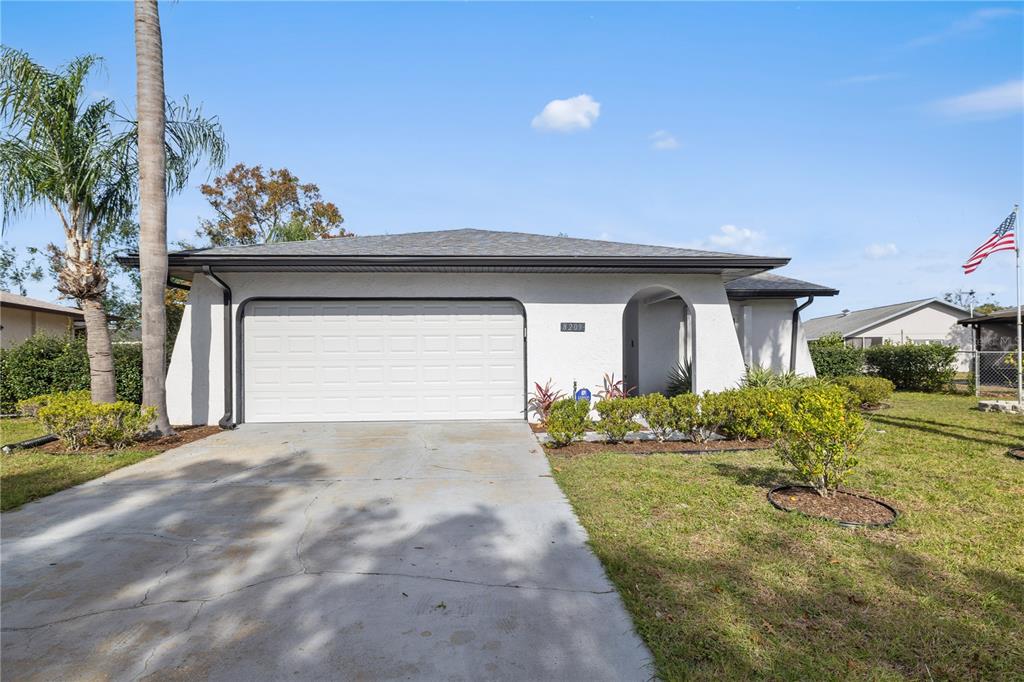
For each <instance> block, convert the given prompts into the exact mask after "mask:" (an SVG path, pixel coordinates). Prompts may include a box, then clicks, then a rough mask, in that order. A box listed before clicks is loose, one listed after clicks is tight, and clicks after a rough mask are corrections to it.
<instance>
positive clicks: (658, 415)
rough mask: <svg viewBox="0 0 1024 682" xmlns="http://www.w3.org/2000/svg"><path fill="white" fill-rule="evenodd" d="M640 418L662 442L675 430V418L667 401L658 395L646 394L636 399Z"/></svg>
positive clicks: (670, 404)
mask: <svg viewBox="0 0 1024 682" xmlns="http://www.w3.org/2000/svg"><path fill="white" fill-rule="evenodd" d="M637 407H638V411H639V413H640V416H641V417H642V418H643V420H644V421H645V422H647V427H648V428H649V429H650V430H651V431H653V432H654V435H655V436H656V437H657V438H658V440H660V441H663V440H665V438H667V437H668V436H669V435H671V433H672V432H673V431H675V430H676V423H677V420H676V416H675V412H674V411H673V409H672V403H671V402H669V399H668V398H666V397H665V396H663V395H662V394H660V393H648V394H647V395H644V396H640V397H639V398H637Z"/></svg>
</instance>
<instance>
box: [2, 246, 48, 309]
mask: <svg viewBox="0 0 1024 682" xmlns="http://www.w3.org/2000/svg"><path fill="white" fill-rule="evenodd" d="M28 253H29V256H28V258H27V259H26V260H24V261H20V260H19V259H18V249H17V248H15V247H13V246H6V245H2V244H0V290H3V291H11V292H16V293H19V294H21V295H22V296H25V295H26V289H25V282H29V281H31V282H39V281H41V280H42V279H43V268H42V267H40V266H39V264H38V263H36V261H35V255H36V253H38V251H37V250H36V249H34V248H31V247H30V248H29V249H28Z"/></svg>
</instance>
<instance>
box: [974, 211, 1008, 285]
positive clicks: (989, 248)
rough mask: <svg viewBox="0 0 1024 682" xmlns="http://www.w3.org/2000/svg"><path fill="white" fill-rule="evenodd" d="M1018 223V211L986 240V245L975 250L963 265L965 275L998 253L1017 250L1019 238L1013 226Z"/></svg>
mask: <svg viewBox="0 0 1024 682" xmlns="http://www.w3.org/2000/svg"><path fill="white" fill-rule="evenodd" d="M1015 222H1017V211H1014V212H1013V213H1011V214H1010V215H1008V216H1006V220H1004V221H1003V222H1001V223H1000V224H999V227H997V228H996V231H995V232H993V233H992V236H991V237H989V238H988V239H986V240H985V243H984V244H982V245H981V246H979V247H978V248H977V249H975V250H974V253H972V254H971V257H970V258H968V259H967V262H966V263H964V264H963V269H964V274H965V275H969V274H971V273H972V272H974V271H975V270H977V269H978V266H979V265H981V261H983V260H985V259H986V258H988V257H989V256H990V255H991V254H993V253H995V252H996V251H1014V250H1016V248H1017V238H1016V236H1015V235H1014V230H1013V224H1014V223H1015Z"/></svg>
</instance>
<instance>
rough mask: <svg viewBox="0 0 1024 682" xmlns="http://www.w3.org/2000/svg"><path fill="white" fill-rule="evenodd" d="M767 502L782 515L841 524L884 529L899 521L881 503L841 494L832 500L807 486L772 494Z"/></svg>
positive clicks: (837, 492) (842, 492) (775, 491)
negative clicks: (820, 519)
mask: <svg viewBox="0 0 1024 682" xmlns="http://www.w3.org/2000/svg"><path fill="white" fill-rule="evenodd" d="M768 499H769V500H771V501H772V503H773V504H774V505H775V506H777V507H780V508H781V509H782V510H783V511H787V512H791V511H797V512H800V513H802V514H806V515H807V516H816V517H818V518H823V519H828V520H830V521H838V522H839V523H851V524H859V525H871V526H881V525H886V524H889V523H892V522H893V521H895V520H896V513H895V512H894V511H893V510H892V509H890V508H889V507H887V506H886V505H884V504H882V503H881V502H879V501H877V500H873V499H871V498H869V497H865V496H863V495H858V494H856V493H849V492H844V491H841V490H838V491H836V492H835V493H834V494H833V495H832V497H822V496H821V495H819V494H818V493H816V492H815V491H814V490H813V489H811V488H808V487H807V486H802V485H794V486H787V487H784V488H776V489H775V490H772V491H771V492H770V493H768Z"/></svg>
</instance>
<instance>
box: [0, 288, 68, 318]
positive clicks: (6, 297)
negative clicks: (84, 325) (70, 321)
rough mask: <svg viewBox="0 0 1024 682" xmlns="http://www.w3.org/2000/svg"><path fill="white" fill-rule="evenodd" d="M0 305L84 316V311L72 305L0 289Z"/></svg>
mask: <svg viewBox="0 0 1024 682" xmlns="http://www.w3.org/2000/svg"><path fill="white" fill-rule="evenodd" d="M0 307H4V308H21V309H22V310H38V311H42V312H47V313H55V314H57V315H67V316H68V317H74V318H75V319H82V318H84V317H85V313H83V312H82V311H81V310H80V309H78V308H75V307H73V306H65V305H60V304H58V303H50V302H49V301H41V300H39V299H38V298H29V297H28V296H19V295H18V294H12V293H10V292H7V291H0Z"/></svg>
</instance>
